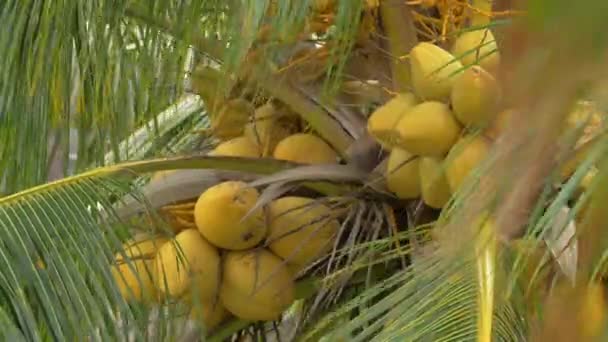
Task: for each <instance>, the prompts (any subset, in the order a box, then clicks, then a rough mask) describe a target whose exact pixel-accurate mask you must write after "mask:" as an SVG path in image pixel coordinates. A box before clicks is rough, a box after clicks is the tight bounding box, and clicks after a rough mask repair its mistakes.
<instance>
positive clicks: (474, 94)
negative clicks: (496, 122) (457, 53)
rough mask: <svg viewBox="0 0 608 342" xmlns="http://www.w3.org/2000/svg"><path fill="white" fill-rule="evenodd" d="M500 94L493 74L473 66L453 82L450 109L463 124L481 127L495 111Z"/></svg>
mask: <svg viewBox="0 0 608 342" xmlns="http://www.w3.org/2000/svg"><path fill="white" fill-rule="evenodd" d="M500 96H501V94H500V87H499V86H498V82H496V79H495V78H494V76H492V75H491V74H490V73H488V72H487V71H485V70H484V69H483V68H481V67H480V66H473V67H470V68H468V69H467V70H466V71H464V72H463V73H462V74H461V75H460V76H458V78H457V79H456V82H454V87H453V88H452V94H451V100H452V110H453V112H454V115H455V116H456V118H457V119H458V121H460V122H461V123H462V124H464V125H465V126H476V127H483V126H485V125H487V124H488V122H489V121H490V120H491V119H492V117H493V116H494V114H495V113H496V111H497V108H498V103H499V100H500Z"/></svg>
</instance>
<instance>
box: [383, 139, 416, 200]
mask: <svg viewBox="0 0 608 342" xmlns="http://www.w3.org/2000/svg"><path fill="white" fill-rule="evenodd" d="M419 162H420V158H419V157H417V156H415V155H413V154H411V153H409V152H408V151H406V150H402V149H400V148H393V150H392V151H391V154H390V156H389V157H388V164H387V167H386V173H385V177H386V186H387V187H388V189H389V190H390V191H392V192H393V193H395V195H397V197H399V198H402V199H411V198H416V197H418V196H420V171H419V166H418V163H419Z"/></svg>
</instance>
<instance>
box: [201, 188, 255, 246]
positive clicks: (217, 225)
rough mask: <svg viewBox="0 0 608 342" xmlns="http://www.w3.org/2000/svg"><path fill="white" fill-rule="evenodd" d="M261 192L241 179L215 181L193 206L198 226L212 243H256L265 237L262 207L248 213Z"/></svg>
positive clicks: (248, 244)
mask: <svg viewBox="0 0 608 342" xmlns="http://www.w3.org/2000/svg"><path fill="white" fill-rule="evenodd" d="M258 197H259V193H258V191H257V190H256V189H254V188H251V187H249V186H247V184H246V183H244V182H241V181H226V182H222V183H219V184H216V185H214V186H212V187H210V188H208V189H207V190H205V192H203V193H202V194H201V196H200V197H199V198H198V201H197V202H196V205H195V206H194V220H195V222H196V226H197V227H198V230H199V231H200V232H201V234H203V236H204V237H205V238H206V239H207V240H208V241H209V242H211V243H212V244H214V245H216V246H218V247H220V248H225V249H232V250H240V249H247V248H251V247H253V246H255V245H257V244H258V243H259V242H260V241H262V240H263V239H264V238H265V237H266V231H267V229H266V225H265V224H264V216H263V211H262V209H261V208H260V209H258V210H255V211H254V212H253V213H251V215H249V216H248V217H247V218H245V215H247V214H248V213H249V211H250V210H251V209H252V208H253V206H254V205H255V204H256V202H257V200H258Z"/></svg>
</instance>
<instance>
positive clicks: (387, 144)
mask: <svg viewBox="0 0 608 342" xmlns="http://www.w3.org/2000/svg"><path fill="white" fill-rule="evenodd" d="M417 102H418V101H417V100H416V97H415V96H414V94H412V93H402V94H398V95H397V96H395V97H393V98H392V99H390V100H389V101H388V102H387V103H385V104H384V105H382V106H380V107H379V108H378V109H376V110H375V111H374V112H373V113H372V115H371V116H370V117H369V119H368V120H367V131H368V132H369V134H370V135H371V136H372V137H374V139H375V140H376V141H378V143H379V144H380V145H381V146H382V147H383V148H384V149H387V150H390V149H391V148H392V147H393V146H394V145H395V143H396V142H397V141H398V140H399V132H398V131H397V123H398V122H399V120H401V118H402V117H403V115H404V114H405V112H407V111H408V110H409V109H410V108H412V107H413V106H414V105H416V104H417Z"/></svg>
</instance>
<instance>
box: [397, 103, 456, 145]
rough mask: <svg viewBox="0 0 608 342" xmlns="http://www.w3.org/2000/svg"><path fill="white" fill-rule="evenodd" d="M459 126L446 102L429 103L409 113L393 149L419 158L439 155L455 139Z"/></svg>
mask: <svg viewBox="0 0 608 342" xmlns="http://www.w3.org/2000/svg"><path fill="white" fill-rule="evenodd" d="M460 130H461V127H460V125H459V124H458V122H457V121H456V118H454V115H453V114H452V112H451V111H450V108H449V107H448V105H446V104H445V103H441V102H436V101H428V102H423V103H421V104H419V105H416V106H414V107H412V108H411V109H410V110H408V111H407V112H406V113H405V114H404V115H403V117H402V118H401V120H399V123H398V124H397V131H398V132H399V139H398V141H397V144H396V146H397V147H400V148H402V149H405V150H407V151H409V152H411V153H413V154H416V155H421V156H437V157H439V156H442V155H444V154H445V153H447V152H448V151H449V150H450V148H451V147H452V145H454V143H455V142H456V140H457V139H458V136H459V134H460Z"/></svg>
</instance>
